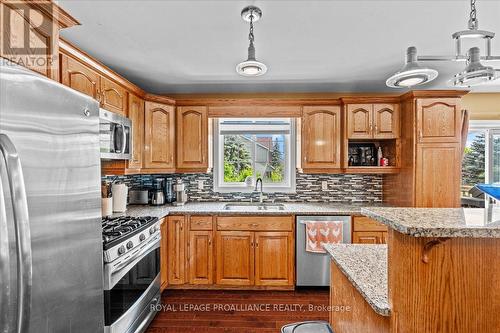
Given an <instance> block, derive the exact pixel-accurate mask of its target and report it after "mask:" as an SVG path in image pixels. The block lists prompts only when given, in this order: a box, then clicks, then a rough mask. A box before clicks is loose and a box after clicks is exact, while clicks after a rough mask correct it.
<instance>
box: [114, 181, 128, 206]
mask: <svg viewBox="0 0 500 333" xmlns="http://www.w3.org/2000/svg"><path fill="white" fill-rule="evenodd" d="M111 193H112V194H113V212H117V213H123V212H125V211H126V210H127V194H128V187H127V185H125V184H113V185H112V186H111Z"/></svg>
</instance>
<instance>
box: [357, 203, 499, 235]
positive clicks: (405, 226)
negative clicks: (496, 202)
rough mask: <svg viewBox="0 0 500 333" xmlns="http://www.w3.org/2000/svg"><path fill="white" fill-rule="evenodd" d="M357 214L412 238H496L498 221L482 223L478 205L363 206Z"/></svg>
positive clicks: (482, 214)
mask: <svg viewBox="0 0 500 333" xmlns="http://www.w3.org/2000/svg"><path fill="white" fill-rule="evenodd" d="M361 213H362V214H363V215H365V216H368V217H370V218H372V219H374V220H377V221H378V222H380V223H383V224H385V225H387V226H388V227H389V228H392V229H394V230H396V231H398V232H400V233H403V234H406V235H410V236H413V237H469V238H500V223H498V222H496V223H485V219H484V214H485V211H484V209H482V208H389V207H363V208H362V209H361Z"/></svg>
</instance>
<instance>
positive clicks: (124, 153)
mask: <svg viewBox="0 0 500 333" xmlns="http://www.w3.org/2000/svg"><path fill="white" fill-rule="evenodd" d="M99 118H100V119H99V142H100V149H101V159H103V160H129V159H130V158H131V157H132V122H131V121H130V119H128V118H127V117H124V116H122V115H119V114H117V113H113V112H109V111H106V110H103V109H100V110H99Z"/></svg>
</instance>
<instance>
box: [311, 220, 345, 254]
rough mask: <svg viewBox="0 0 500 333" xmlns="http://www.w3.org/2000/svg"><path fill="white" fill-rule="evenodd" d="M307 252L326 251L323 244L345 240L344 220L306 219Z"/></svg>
mask: <svg viewBox="0 0 500 333" xmlns="http://www.w3.org/2000/svg"><path fill="white" fill-rule="evenodd" d="M305 224H306V252H311V253H326V251H325V249H323V244H338V243H342V240H343V227H344V222H343V221H306V222H305Z"/></svg>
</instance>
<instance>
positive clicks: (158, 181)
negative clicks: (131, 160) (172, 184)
mask: <svg viewBox="0 0 500 333" xmlns="http://www.w3.org/2000/svg"><path fill="white" fill-rule="evenodd" d="M164 184H165V178H163V177H157V178H155V179H154V180H153V188H152V189H151V205H153V206H161V205H164V204H165V188H164V186H165V185H164Z"/></svg>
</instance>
